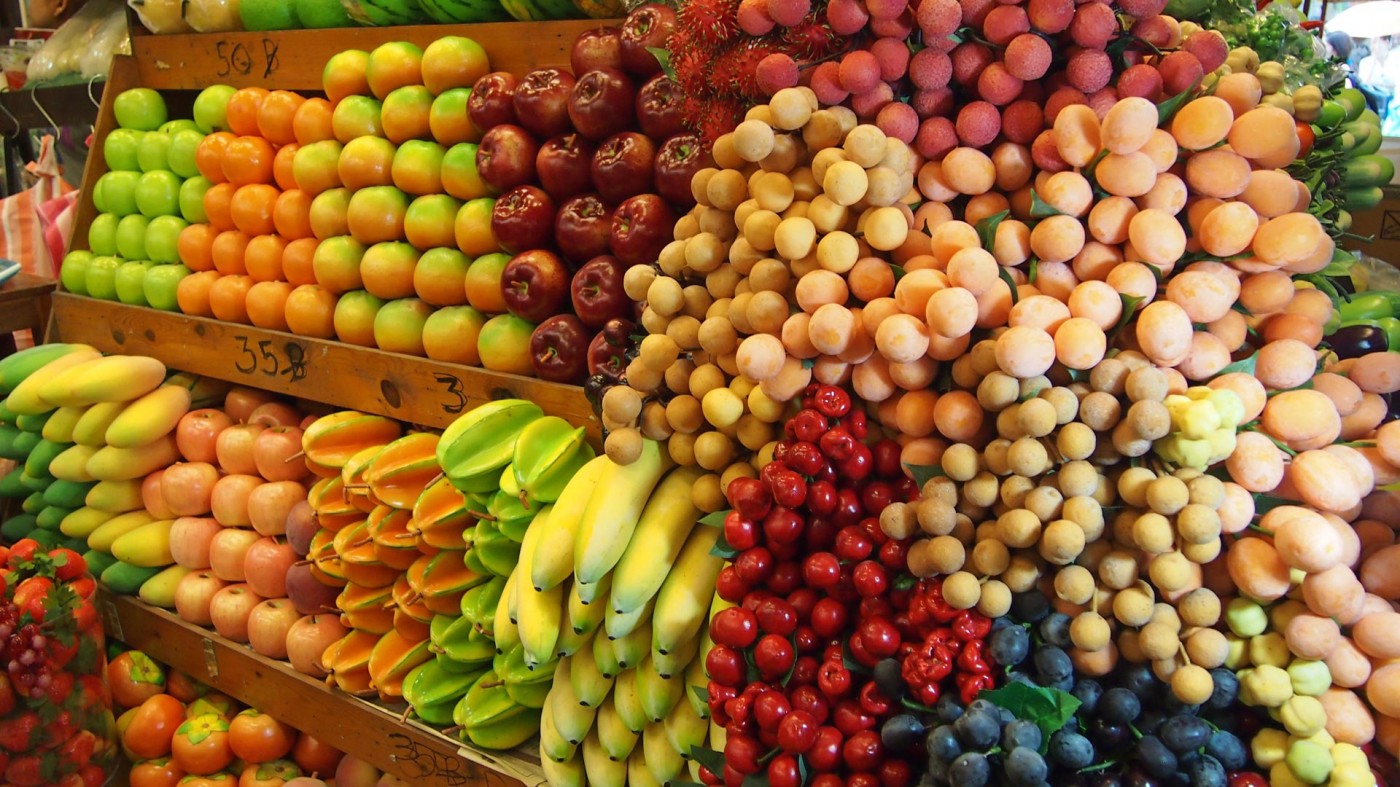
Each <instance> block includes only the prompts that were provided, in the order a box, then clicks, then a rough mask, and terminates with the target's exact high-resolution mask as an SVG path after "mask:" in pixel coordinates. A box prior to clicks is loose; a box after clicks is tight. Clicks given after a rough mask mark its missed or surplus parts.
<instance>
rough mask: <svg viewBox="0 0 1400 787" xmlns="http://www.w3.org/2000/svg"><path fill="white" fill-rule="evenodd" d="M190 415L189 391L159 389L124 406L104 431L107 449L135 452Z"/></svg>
mask: <svg viewBox="0 0 1400 787" xmlns="http://www.w3.org/2000/svg"><path fill="white" fill-rule="evenodd" d="M189 411H190V390H189V389H188V388H182V387H180V386H178V385H162V386H161V387H159V388H157V389H155V390H154V391H151V392H150V393H148V394H146V395H145V396H142V397H141V398H139V399H137V400H135V401H133V402H132V403H131V404H129V405H127V407H126V409H125V410H122V412H121V415H118V416H117V418H116V420H114V421H112V423H111V425H110V426H108V427H107V445H110V446H113V447H115V448H136V447H137V446H142V445H145V444H147V443H150V442H154V441H155V440H158V439H160V437H161V436H163V435H167V434H170V433H171V432H172V431H174V430H175V425H176V424H178V423H179V422H180V418H181V417H182V416H183V415H184V414H185V413H187V412H189Z"/></svg>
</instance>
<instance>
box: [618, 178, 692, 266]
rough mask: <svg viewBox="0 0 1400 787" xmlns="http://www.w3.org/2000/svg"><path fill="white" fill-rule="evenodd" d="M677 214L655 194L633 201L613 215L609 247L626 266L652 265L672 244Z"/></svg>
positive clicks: (619, 207)
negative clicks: (668, 245) (666, 247)
mask: <svg viewBox="0 0 1400 787" xmlns="http://www.w3.org/2000/svg"><path fill="white" fill-rule="evenodd" d="M675 226H676V214H675V212H674V211H672V210H671V206H670V205H668V204H667V203H666V200H664V199H662V198H661V197H660V196H658V195H656V194H639V195H637V196H635V197H630V198H628V199H627V200H626V201H624V202H623V203H622V204H621V205H618V206H617V210H614V211H613V220H612V230H611V232H610V234H609V237H608V246H609V247H610V248H611V249H612V253H613V255H614V256H616V257H617V258H618V259H619V260H622V261H623V262H624V263H626V264H627V265H629V266H631V265H650V264H652V263H653V262H656V257H657V255H659V254H660V253H661V249H662V248H664V247H665V246H666V244H667V243H670V242H671V236H672V234H673V233H672V230H673V229H674V228H675Z"/></svg>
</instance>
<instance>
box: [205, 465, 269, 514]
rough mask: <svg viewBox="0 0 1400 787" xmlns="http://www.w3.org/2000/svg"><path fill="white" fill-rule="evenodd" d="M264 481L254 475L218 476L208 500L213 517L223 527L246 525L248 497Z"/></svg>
mask: <svg viewBox="0 0 1400 787" xmlns="http://www.w3.org/2000/svg"><path fill="white" fill-rule="evenodd" d="M263 483H265V482H264V481H263V480H262V479H261V478H259V477H257V476H255V475H244V474H239V473H235V474H233V475H226V476H224V477H223V478H220V479H219V481H218V483H216V484H214V494H213V495H212V496H211V499H210V501H209V507H210V508H211V509H212V510H213V513H214V519H216V520H218V522H219V524H221V525H223V526H224V527H248V526H250V525H251V524H252V521H251V520H249V518H248V497H249V495H251V494H252V493H253V490H254V489H257V488H258V487H259V486H261V485H262V484H263Z"/></svg>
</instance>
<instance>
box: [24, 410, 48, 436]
mask: <svg viewBox="0 0 1400 787" xmlns="http://www.w3.org/2000/svg"><path fill="white" fill-rule="evenodd" d="M53 414H54V411H53V410H45V411H43V412H42V413H21V414H20V415H19V416H18V417H16V418H15V426H18V427H19V430H20V431H21V432H28V433H30V434H37V435H39V436H41V437H42V436H43V434H44V427H45V426H47V425H48V423H49V417H50V416H52V415H53Z"/></svg>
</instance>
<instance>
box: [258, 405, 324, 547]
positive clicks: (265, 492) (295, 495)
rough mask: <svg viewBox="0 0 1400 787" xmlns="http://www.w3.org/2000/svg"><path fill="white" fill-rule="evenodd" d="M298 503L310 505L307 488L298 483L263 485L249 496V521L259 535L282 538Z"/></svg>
mask: <svg viewBox="0 0 1400 787" xmlns="http://www.w3.org/2000/svg"><path fill="white" fill-rule="evenodd" d="M268 431H269V432H270V431H272V430H271V429H269V430H268ZM298 503H303V504H306V505H310V504H309V503H307V502H306V487H304V486H302V485H301V484H299V483H297V482H296V481H273V482H271V483H267V484H263V485H261V486H259V487H257V488H256V489H254V490H253V491H252V492H250V493H249V494H248V519H249V521H250V522H252V524H253V529H254V530H256V531H258V532H259V533H262V534H263V535H265V536H280V535H282V534H283V533H285V532H287V517H288V516H290V515H291V512H292V509H293V508H295V507H296V505H297V504H298Z"/></svg>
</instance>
